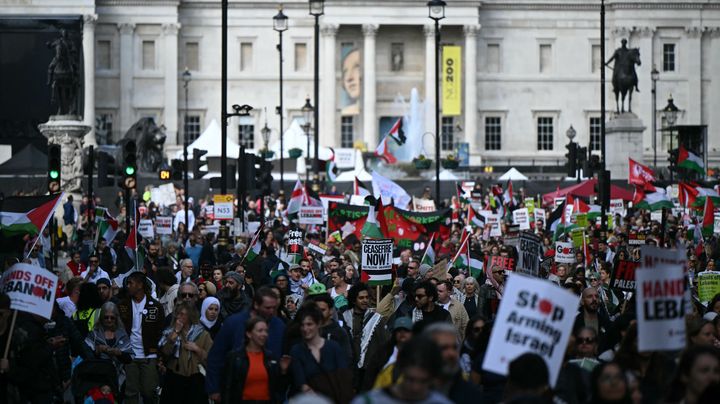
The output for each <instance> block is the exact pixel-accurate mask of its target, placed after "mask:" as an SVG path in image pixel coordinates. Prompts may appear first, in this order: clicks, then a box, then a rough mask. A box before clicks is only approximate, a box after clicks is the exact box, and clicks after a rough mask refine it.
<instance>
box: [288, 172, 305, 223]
mask: <svg viewBox="0 0 720 404" xmlns="http://www.w3.org/2000/svg"><path fill="white" fill-rule="evenodd" d="M306 203H307V195H306V194H305V187H304V186H303V183H302V182H301V181H300V180H297V182H296V183H295V188H293V191H292V193H291V194H290V200H289V201H288V205H287V214H288V215H293V214H297V213H298V212H299V211H300V207H301V206H303V205H305V204H306Z"/></svg>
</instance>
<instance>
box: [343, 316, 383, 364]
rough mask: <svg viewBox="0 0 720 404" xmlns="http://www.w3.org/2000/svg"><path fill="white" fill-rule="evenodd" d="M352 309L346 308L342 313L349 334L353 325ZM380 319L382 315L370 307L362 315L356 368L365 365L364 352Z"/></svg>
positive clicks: (365, 352)
mask: <svg viewBox="0 0 720 404" xmlns="http://www.w3.org/2000/svg"><path fill="white" fill-rule="evenodd" d="M352 316H353V311H352V309H351V310H347V311H345V312H344V313H343V318H344V319H345V323H346V324H347V325H348V328H350V334H351V335H352V331H353V330H352V327H353V325H352V324H353V320H352ZM380 320H382V316H381V315H379V314H377V313H375V312H374V311H372V310H371V309H368V310H367V311H366V312H365V314H364V317H363V323H364V324H363V329H362V335H361V336H360V358H359V359H358V363H357V367H358V369H360V368H362V367H363V366H364V365H365V354H367V350H368V347H369V346H370V340H371V339H372V336H373V334H374V333H375V329H376V328H377V325H378V323H379V322H380Z"/></svg>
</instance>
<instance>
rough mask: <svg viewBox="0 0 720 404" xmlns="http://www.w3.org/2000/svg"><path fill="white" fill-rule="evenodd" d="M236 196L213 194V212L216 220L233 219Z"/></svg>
mask: <svg viewBox="0 0 720 404" xmlns="http://www.w3.org/2000/svg"><path fill="white" fill-rule="evenodd" d="M234 200H235V196H233V195H231V194H224V195H223V194H216V195H213V203H214V204H215V208H214V210H213V214H214V216H215V220H232V219H233V201H234Z"/></svg>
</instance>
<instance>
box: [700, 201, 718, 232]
mask: <svg viewBox="0 0 720 404" xmlns="http://www.w3.org/2000/svg"><path fill="white" fill-rule="evenodd" d="M714 212H715V205H714V204H713V201H712V198H705V207H704V208H703V219H702V235H703V236H705V237H710V236H712V234H713V230H714V228H715V213H714Z"/></svg>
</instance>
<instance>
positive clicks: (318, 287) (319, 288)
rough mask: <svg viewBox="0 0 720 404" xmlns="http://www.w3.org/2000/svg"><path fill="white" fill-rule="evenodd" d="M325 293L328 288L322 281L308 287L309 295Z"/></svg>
mask: <svg viewBox="0 0 720 404" xmlns="http://www.w3.org/2000/svg"><path fill="white" fill-rule="evenodd" d="M323 293H327V289H326V288H325V285H323V284H322V283H319V282H318V283H313V284H312V285H310V287H309V288H308V296H312V295H321V294H323Z"/></svg>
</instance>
